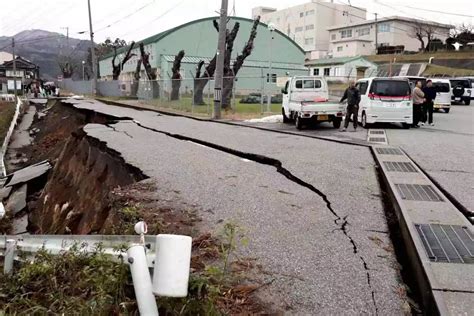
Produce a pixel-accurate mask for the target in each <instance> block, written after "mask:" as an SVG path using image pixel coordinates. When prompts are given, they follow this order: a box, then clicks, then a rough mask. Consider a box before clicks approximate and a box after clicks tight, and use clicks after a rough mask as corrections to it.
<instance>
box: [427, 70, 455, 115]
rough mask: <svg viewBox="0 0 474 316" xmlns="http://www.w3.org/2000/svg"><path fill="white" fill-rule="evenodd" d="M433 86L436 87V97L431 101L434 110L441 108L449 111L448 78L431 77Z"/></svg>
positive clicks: (450, 93) (449, 93)
mask: <svg viewBox="0 0 474 316" xmlns="http://www.w3.org/2000/svg"><path fill="white" fill-rule="evenodd" d="M432 82H433V87H434V88H435V89H436V99H434V102H433V108H434V110H435V111H437V110H439V109H443V110H444V112H446V113H449V110H450V109H451V96H452V92H451V82H450V81H449V79H438V78H433V79H432Z"/></svg>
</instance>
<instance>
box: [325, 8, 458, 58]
mask: <svg viewBox="0 0 474 316" xmlns="http://www.w3.org/2000/svg"><path fill="white" fill-rule="evenodd" d="M375 25H376V24H375V20H370V21H360V22H357V23H351V24H349V25H348V24H341V25H335V26H331V27H329V28H328V31H329V36H330V38H329V40H330V44H329V56H332V57H350V56H358V55H372V54H375V38H376V34H375ZM377 25H378V32H377V44H378V47H381V46H403V49H402V50H404V51H413V52H417V51H419V49H420V45H421V44H420V41H419V40H418V39H417V37H416V35H415V33H416V32H415V29H417V28H420V27H421V28H422V29H425V30H429V31H431V32H432V34H433V38H436V39H440V40H441V41H443V42H445V41H446V39H447V38H448V37H449V30H450V29H452V28H453V27H454V26H452V25H447V24H440V23H436V22H431V21H422V20H416V19H410V18H405V17H398V16H393V17H387V18H382V19H379V20H378V21H377ZM424 42H425V45H426V44H427V42H428V39H427V37H426V35H425V36H424Z"/></svg>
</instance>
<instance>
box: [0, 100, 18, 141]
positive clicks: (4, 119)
mask: <svg viewBox="0 0 474 316" xmlns="http://www.w3.org/2000/svg"><path fill="white" fill-rule="evenodd" d="M14 114H15V104H14V103H10V102H1V101H0V146H1V145H2V144H3V140H4V139H5V136H6V134H7V132H8V129H9V128H10V124H11V121H12V118H13V115H14Z"/></svg>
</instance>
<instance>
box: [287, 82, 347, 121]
mask: <svg viewBox="0 0 474 316" xmlns="http://www.w3.org/2000/svg"><path fill="white" fill-rule="evenodd" d="M281 92H282V93H283V104H282V108H281V112H282V114H283V122H284V123H289V122H292V121H294V122H295V125H296V128H297V129H302V128H303V126H304V125H307V124H309V123H311V122H314V123H316V122H332V124H333V126H334V127H335V128H339V127H340V126H341V122H342V117H343V115H344V109H345V106H344V105H343V104H340V103H338V102H337V101H334V102H330V101H329V92H328V84H327V82H326V80H325V79H324V78H322V77H314V76H296V77H292V78H290V79H289V80H288V81H287V82H286V85H285V88H283V89H282V91H281Z"/></svg>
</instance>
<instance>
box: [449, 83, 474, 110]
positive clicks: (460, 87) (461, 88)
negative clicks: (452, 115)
mask: <svg viewBox="0 0 474 316" xmlns="http://www.w3.org/2000/svg"><path fill="white" fill-rule="evenodd" d="M449 81H451V90H452V93H453V95H452V96H451V102H452V103H455V102H464V104H466V105H469V104H471V89H472V86H471V82H470V81H469V80H468V79H461V78H453V79H449Z"/></svg>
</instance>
